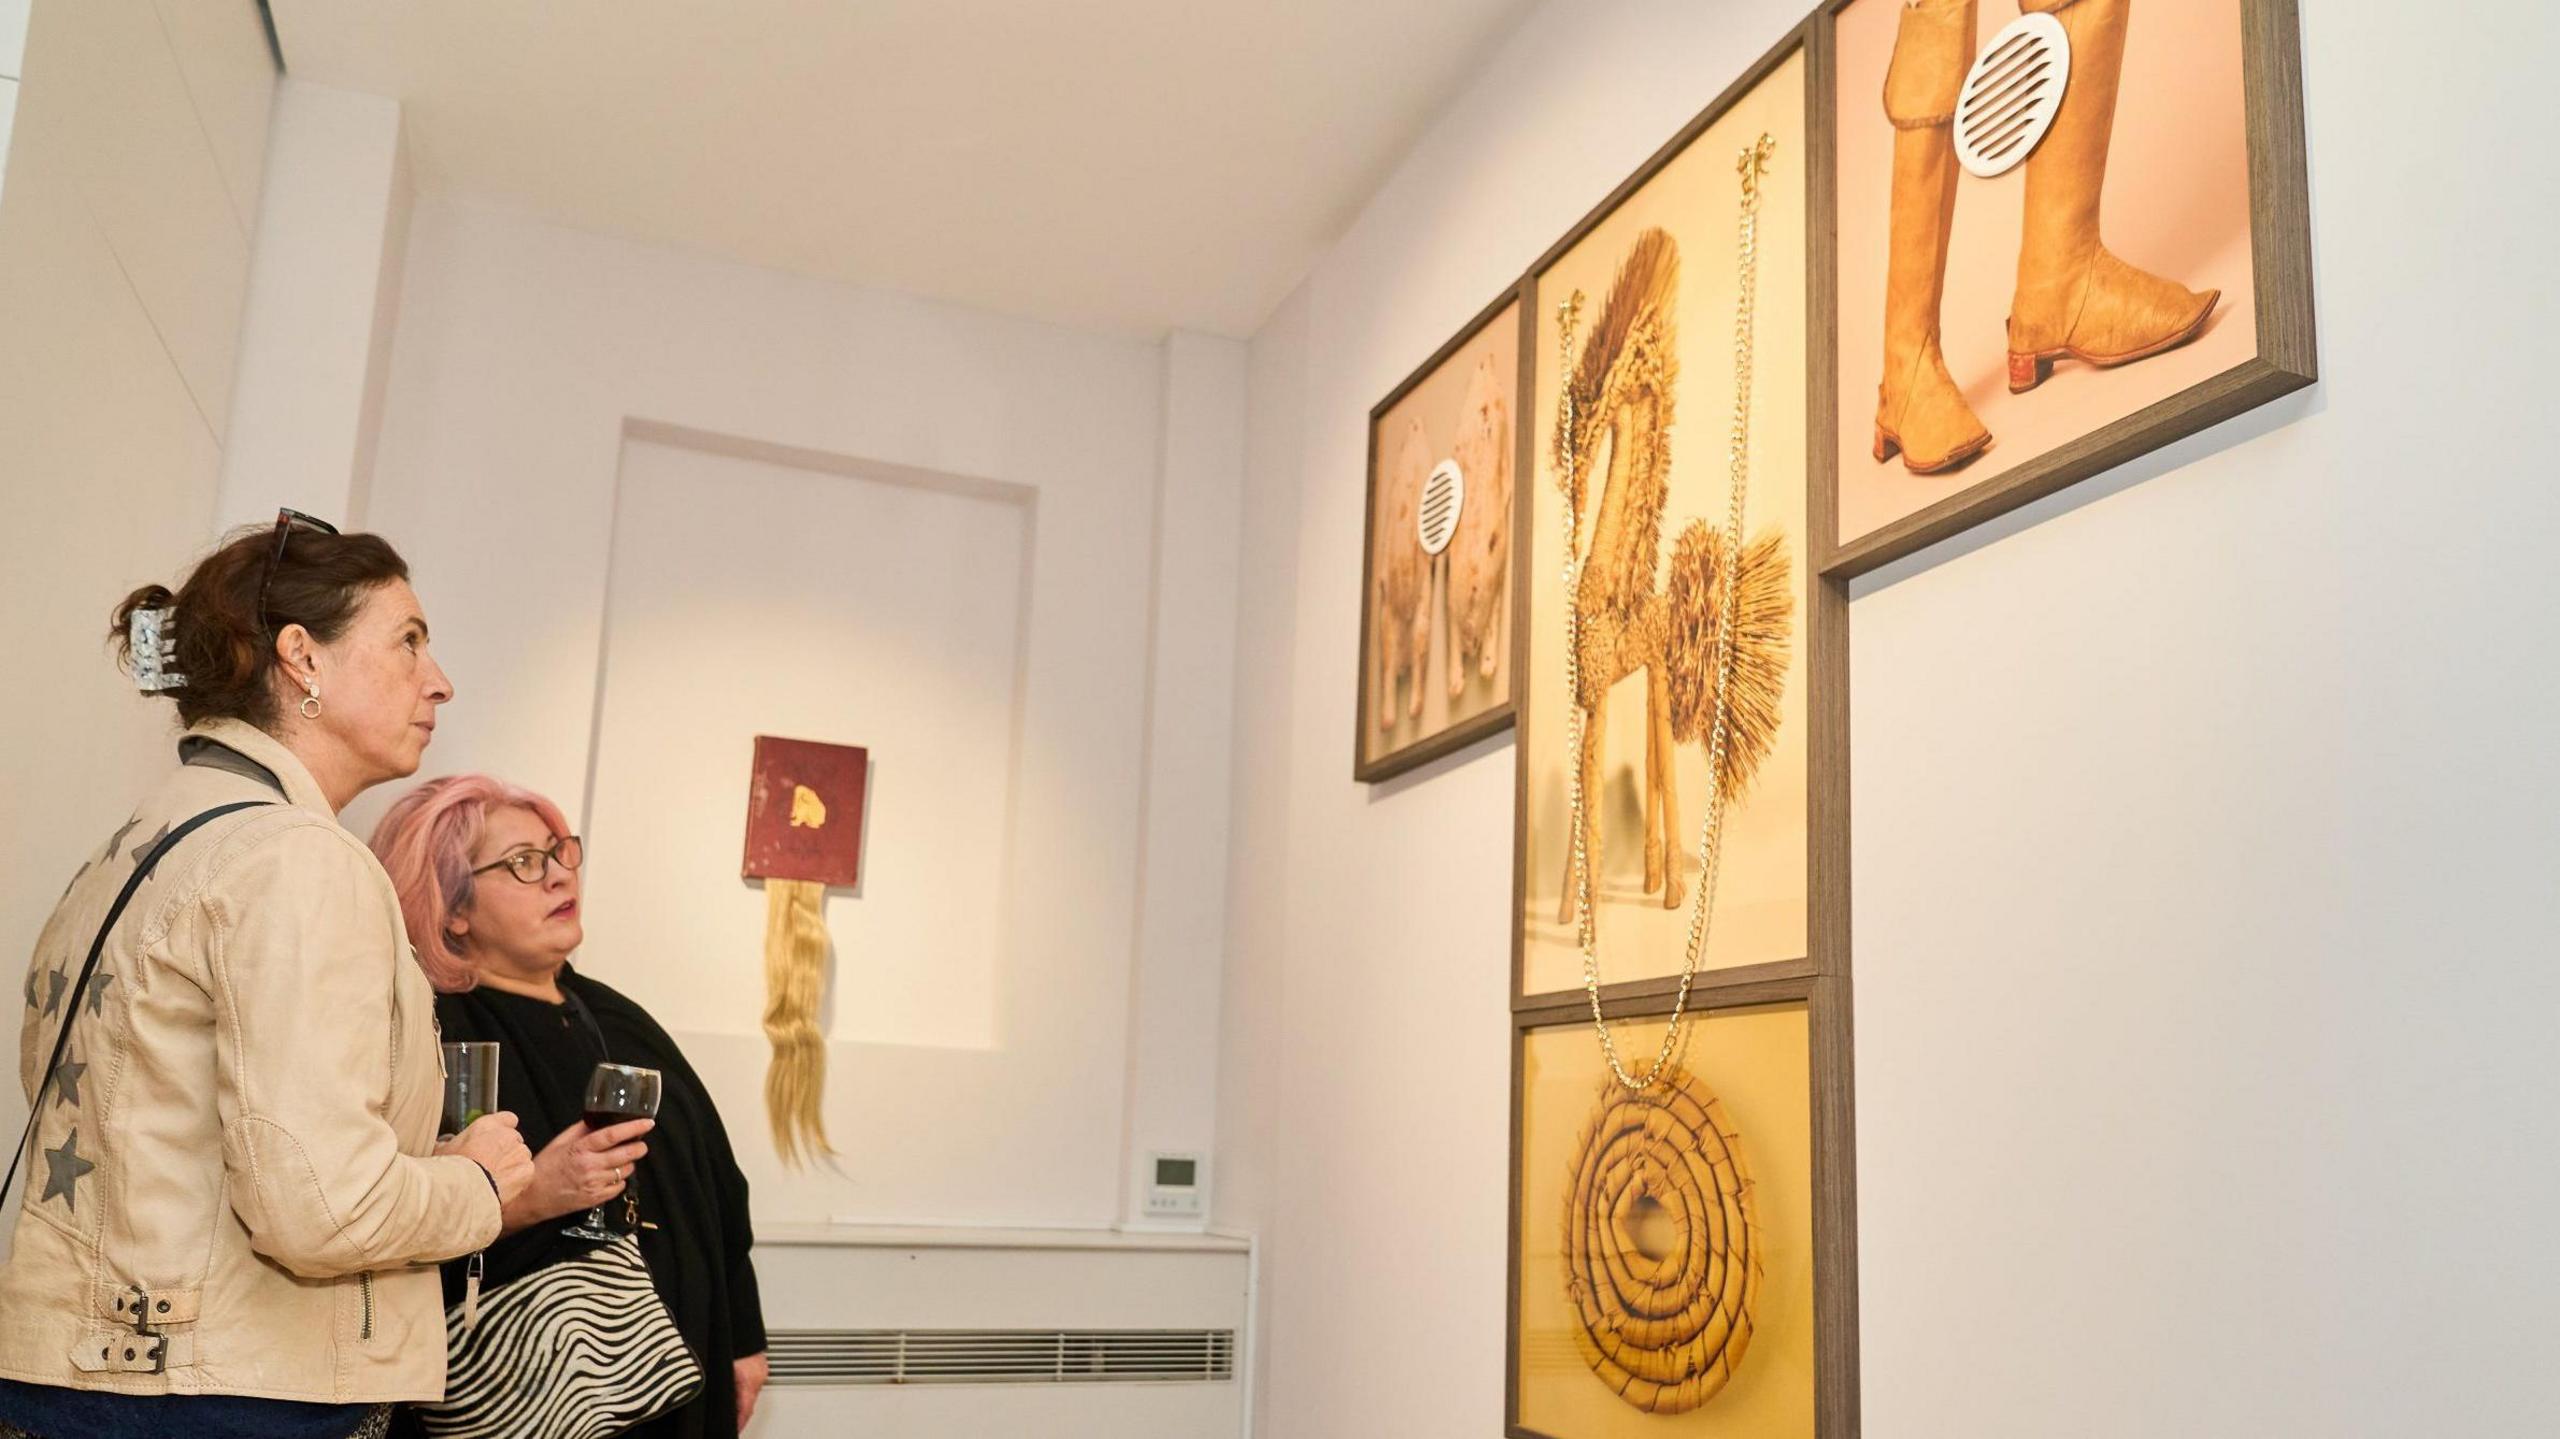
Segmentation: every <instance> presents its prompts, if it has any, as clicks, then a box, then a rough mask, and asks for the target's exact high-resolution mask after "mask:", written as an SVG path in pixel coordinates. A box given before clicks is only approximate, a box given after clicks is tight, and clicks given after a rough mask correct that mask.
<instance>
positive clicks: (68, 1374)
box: [0, 720, 499, 1404]
mask: <svg viewBox="0 0 2560 1439" xmlns="http://www.w3.org/2000/svg"><path fill="white" fill-rule="evenodd" d="M198 737H201V738H202V739H207V740H212V741H215V742H217V743H218V744H219V745H221V746H222V747H224V748H225V749H228V750H230V751H233V752H235V753H236V754H237V755H238V756H245V757H246V758H247V759H249V760H251V761H254V762H255V765H254V766H251V765H241V764H239V763H238V762H237V760H236V759H233V758H231V757H230V756H226V755H221V754H219V752H216V753H215V756H214V757H216V758H220V759H222V760H224V762H225V763H227V764H228V765H230V766H231V767H230V768H228V769H226V768H216V767H211V766H207V765H203V764H194V765H186V766H183V767H181V768H180V769H179V770H178V771H177V772H176V773H175V774H173V775H171V776H170V777H169V778H168V779H167V780H165V781H164V782H162V784H161V785H160V786H159V788H158V790H157V791H156V792H154V793H153V794H152V795H151V796H150V798H148V799H147V800H145V801H144V802H143V804H142V807H141V808H140V809H139V810H138V811H136V812H135V813H134V816H133V818H132V819H131V820H130V821H129V822H128V823H126V824H125V825H124V826H123V827H121V828H119V829H118V830H117V831H116V832H115V834H114V836H113V837H112V838H108V839H106V840H105V841H104V842H103V843H100V844H99V845H98V846H97V848H96V849H95V850H94V851H93V852H92V853H91V855H90V858H89V862H88V864H86V865H85V866H83V867H82V869H81V870H80V873H79V874H78V876H77V877H76V878H74V879H73V880H72V882H71V888H70V890H69V892H68V893H66V894H64V895H63V897H62V902H61V903H60V904H59V905H58V906H56V907H55V909H54V912H53V917H52V918H51V919H50V920H49V921H48V922H47V923H46V924H45V927H44V933H43V935H42V937H41V938H39V939H38V940H37V942H36V953H35V958H34V961H33V964H32V965H31V967H30V969H29V972H28V975H27V982H26V988H25V999H26V1011H25V1014H26V1017H25V1020H24V1022H23V1023H22V1024H21V1026H20V1029H19V1057H18V1073H19V1082H20V1085H21V1087H22V1088H28V1089H31V1088H32V1087H33V1086H34V1084H35V1082H36V1079H37V1076H38V1075H39V1073H40V1072H41V1070H42V1069H43V1066H44V1062H45V1060H46V1058H47V1057H48V1056H50V1055H51V1053H52V1051H53V1043H54V1036H55V1034H56V1032H57V1031H58V1029H59V1027H60V1026H61V1025H63V1024H65V1023H69V1024H70V1025H71V1026H72V1031H71V1046H70V1049H69V1051H68V1052H67V1054H66V1055H65V1064H64V1071H63V1077H62V1079H60V1080H59V1081H57V1083H56V1084H55V1086H54V1088H53V1089H52V1090H50V1091H48V1092H47V1093H46V1094H45V1095H44V1097H43V1103H42V1108H41V1116H40V1118H39V1119H38V1121H37V1124H36V1137H35V1144H34V1148H33V1150H32V1152H31V1153H29V1155H28V1156H27V1158H26V1163H27V1165H28V1166H29V1167H30V1171H31V1172H30V1173H26V1174H22V1175H21V1183H20V1187H19V1199H18V1214H17V1219H16V1227H15V1230H14V1249H13V1252H12V1254H11V1256H10V1259H9V1262H8V1264H7V1265H6V1267H0V1375H6V1376H7V1377H9V1378H12V1379H22V1380H30V1381H33V1382H36V1383H40V1384H53V1385H64V1386H69V1387H72V1388H79V1389H106V1390H115V1391H118V1392H123V1393H133V1394H167V1393H176V1394H249V1395H259V1396H264V1397H267V1398H275V1399H301V1400H311V1401H318V1402H326V1403H341V1404H345V1403H360V1402H362V1403H372V1402H382V1401H388V1400H407V1399H433V1398H437V1397H440V1396H441V1395H442V1394H443V1392H444V1362H445V1329H444V1314H443V1295H442V1292H441V1289H440V1287H439V1285H438V1281H437V1277H436V1271H435V1269H434V1267H433V1266H434V1265H435V1264H436V1263H437V1262H438V1261H440V1260H445V1259H450V1258H453V1257H455V1256H458V1255H463V1254H468V1253H471V1252H472V1251H474V1250H476V1249H479V1248H481V1247H483V1246H485V1245H486V1244H488V1243H489V1241H491V1240H493V1239H495V1238H496V1237H497V1235H498V1227H499V1220H498V1199H497V1195H496V1194H495V1193H494V1192H493V1191H492V1190H491V1188H490V1185H489V1180H488V1178H487V1176H486V1175H485V1174H483V1173H482V1172H481V1169H480V1166H478V1165H477V1164H474V1163H473V1162H472V1161H470V1160H468V1159H464V1158H461V1157H459V1156H447V1157H443V1158H435V1157H431V1154H430V1152H431V1151H432V1149H433V1148H434V1145H435V1138H436V1122H437V1118H438V1109H439V1093H440V1086H439V1082H438V1057H437V1052H436V1036H435V1030H434V1013H435V1011H434V995H433V994H432V993H431V992H430V991H429V989H428V987H427V983H426V980H425V978H424V976H423V975H421V974H420V972H419V970H418V966H417V965H416V964H414V963H412V962H411V960H410V958H409V954H408V944H407V940H406V939H405V937H404V932H403V930H402V927H401V923H400V909H399V901H398V899H397V898H396V897H395V896H394V894H393V893H392V889H391V882H390V879H389V878H388V877H387V876H385V875H384V874H383V872H382V867H381V866H380V865H378V864H376V863H375V862H374V858H373V855H372V853H371V852H370V851H368V850H367V849H366V848H365V847H364V846H363V845H362V844H360V843H358V842H357V840H356V838H355V836H353V835H351V834H349V833H347V831H346V830H344V829H342V828H340V827H339V825H338V821H337V817H336V815H335V814H334V813H332V812H331V810H330V808H329V803H328V801H327V799H325V798H324V797H323V796H322V795H321V793H320V789H319V786H318V785H317V784H315V783H314V782H313V781H312V779H311V776H310V773H309V772H308V771H306V770H305V769H303V767H302V765H301V764H300V763H299V762H298V761H296V760H295V759H294V757H293V756H292V754H291V753H289V752H288V751H287V750H286V749H285V748H284V747H283V746H282V745H280V744H278V743H277V742H276V741H275V740H274V739H272V738H270V737H269V736H267V735H266V734H264V733H262V732H261V731H259V730H258V729H256V728H254V727H252V726H250V725H246V724H242V723H239V722H237V721H231V720H215V721H209V722H207V723H205V724H201V725H198V726H196V727H195V728H194V729H193V730H191V731H189V740H188V741H187V743H188V744H193V743H194V742H195V741H196V739H197V738H198ZM256 766H263V767H264V768H265V769H266V770H268V771H270V772H272V774H273V775H274V776H275V778H276V780H277V782H278V783H279V784H281V785H282V787H283V790H284V794H283V796H282V800H283V801H284V802H280V803H272V804H269V805H267V806H265V807H262V808H259V809H252V810H245V811H242V812H241V813H238V814H233V815H226V816H224V817H223V818H221V819H218V820H215V821H213V822H212V823H210V824H208V825H206V826H204V827H203V828H202V829H199V830H197V831H196V832H195V833H194V834H192V835H189V836H188V837H187V838H186V840H185V842H184V843H182V844H180V845H179V846H178V847H177V848H176V849H174V850H172V851H170V853H169V854H168V856H167V857H166V858H165V859H163V860H162V861H161V863H160V866H159V867H158V868H157V869H155V870H154V871H152V873H151V875H150V877H149V878H147V879H145V880H144V881H143V883H142V887H141V889H140V890H138V891H137V892H136V893H135V895H134V898H133V901H132V903H131V904H130V905H128V906H127V908H126V910H125V914H124V917H123V918H122V919H121V920H119V921H118V922H117V924H116V928H115V932H114V934H113V935H112V936H111V937H110V938H109V940H108V942H107V947H106V950H105V953H104V954H103V955H102V956H101V958H100V959H99V961H98V970H97V974H96V976H95V977H94V978H93V979H92V980H91V981H90V987H89V991H88V995H87V998H86V999H85V1000H84V1001H83V1002H81V1003H80V1004H79V1005H78V1006H76V1012H75V1006H74V1005H73V1004H72V1002H71V998H70V993H69V987H70V985H71V983H72V981H73V980H74V979H75V978H77V976H78V974H79V971H80V962H81V960H82V959H83V958H84V957H85V956H86V954H87V953H88V948H89V944H90V941H91V940H92V938H93V937H94V936H95V935H96V933H97V930H98V925H99V922H100V921H101V920H103V919H104V918H105V916H106V912H107V909H108V907H109V906H110V905H111V904H112V903H113V902H114V900H115V896H116V892H117V891H118V890H119V889H120V888H122V887H123V885H124V882H125V880H126V879H127V878H128V877H129V876H130V875H131V874H132V873H133V869H134V864H135V862H136V861H135V856H136V854H137V853H138V852H140V851H143V850H145V849H146V848H147V847H148V846H149V845H151V844H152V843H153V842H154V841H155V839H157V838H159V837H161V836H163V835H165V834H166V833H167V832H168V831H169V830H171V829H173V828H175V827H176V826H178V825H181V824H183V823H185V822H186V821H187V820H188V819H189V818H190V817H192V816H194V815H196V814H199V813H202V812H203V811H205V810H208V809H212V808H214V807H216V806H218V805H222V804H227V803H229V802H231V801H233V800H244V799H246V800H269V801H275V800H278V798H279V797H278V795H277V794H276V791H275V789H274V788H271V787H270V786H268V785H267V784H265V783H264V782H263V781H262V780H261V779H260V778H258V777H256V773H255V769H256ZM137 1311H138V1312H137Z"/></svg>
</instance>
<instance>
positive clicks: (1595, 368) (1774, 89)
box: [1512, 26, 1845, 1008]
mask: <svg viewBox="0 0 2560 1439" xmlns="http://www.w3.org/2000/svg"><path fill="white" fill-rule="evenodd" d="M1811 34H1812V30H1811V27H1810V26H1799V27H1798V28H1797V29H1796V30H1795V31H1794V32H1792V33H1791V34H1789V35H1788V36H1787V37H1786V38H1785V39H1784V40H1782V41H1781V42H1780V43H1779V44H1778V45H1777V46H1775V47H1774V48H1773V49H1771V50H1770V51H1769V52H1768V53H1767V54H1765V55H1764V56H1762V57H1761V58H1760V59H1759V60H1758V61H1757V62H1755V63H1754V64H1753V65H1752V66H1751V67H1750V68H1749V69H1748V70H1746V71H1745V72H1744V73H1743V74H1742V75H1741V76H1740V77H1739V78H1737V79H1736V80H1734V81H1733V83H1732V84H1731V85H1729V86H1728V87H1727V88H1726V89H1725V90H1724V91H1723V93H1722V94H1720V95H1718V96H1717V97H1716V98H1715V99H1714V100H1713V101H1711V102H1710V103H1709V104H1708V106H1707V108H1706V110H1705V111H1704V112H1702V113H1701V114H1700V115H1698V116H1697V117H1696V118H1695V119H1694V120H1692V121H1691V122H1690V124H1688V125H1687V126H1685V127H1684V128H1683V129H1682V130H1681V132H1680V133H1679V134H1677V135H1674V136H1673V137H1672V138H1671V139H1670V141H1669V142H1668V143H1666V144H1665V145H1664V147H1663V148H1662V149H1661V150H1659V151H1657V152H1656V153H1655V155H1654V156H1653V157H1652V158H1651V159H1650V160H1648V161H1647V162H1646V164H1645V165H1644V166H1643V167H1642V168H1640V169H1639V170H1638V171H1637V172H1636V173H1635V174H1634V175H1633V176H1632V177H1630V178H1629V179H1628V180H1627V181H1626V182H1625V183H1624V184H1623V185H1621V186H1620V187H1619V188H1618V190H1617V191H1616V192H1615V193H1613V194H1612V195H1610V196H1609V197H1608V198H1606V199H1605V200H1603V201H1602V202H1601V203H1600V205H1599V206H1598V208H1596V209H1595V210H1593V211H1592V212H1591V213H1590V214H1589V215H1587V216H1586V217H1584V219H1583V220H1582V221H1581V222H1579V223H1578V224H1577V225H1575V226H1574V227H1573V229H1571V230H1569V231H1568V232H1567V233H1566V234H1565V236H1564V237H1563V238H1562V239H1561V240H1559V241H1558V242H1557V243H1556V245H1555V246H1554V247H1553V248H1552V249H1550V250H1549V251H1548V253H1547V254H1546V255H1545V256H1543V257H1542V258H1541V259H1540V260H1539V261H1538V262H1537V264H1536V265H1535V267H1534V268H1533V269H1532V270H1531V273H1530V279H1529V282H1528V283H1529V296H1530V300H1531V302H1532V305H1533V308H1534V312H1535V313H1534V319H1535V339H1534V341H1533V345H1532V348H1533V353H1532V355H1531V361H1532V365H1533V368H1534V372H1535V373H1534V377H1533V381H1532V384H1531V386H1530V390H1529V403H1528V405H1527V407H1526V412H1525V413H1526V418H1525V420H1524V423H1525V424H1526V425H1527V427H1528V428H1529V430H1530V433H1531V436H1532V440H1533V443H1532V445H1531V453H1532V456H1533V466H1532V468H1533V470H1534V476H1533V483H1532V484H1531V485H1530V486H1529V488H1528V490H1527V491H1526V492H1525V496H1524V499H1523V501H1522V504H1523V512H1522V515H1521V518H1520V528H1521V533H1522V534H1523V535H1524V536H1526V537H1527V539H1526V542H1527V544H1528V546H1529V548H1530V550H1531V551H1532V552H1533V558H1532V562H1531V564H1530V566H1529V580H1528V584H1529V595H1530V601H1529V614H1528V656H1527V664H1526V669H1527V680H1528V685H1527V689H1526V691H1525V693H1524V695H1523V697H1522V699H1521V709H1520V721H1519V726H1520V727H1519V734H1518V738H1517V741H1516V751H1517V765H1518V779H1517V791H1516V801H1515V809H1514V815H1515V818H1514V823H1515V825H1516V827H1517V834H1516V840H1515V847H1514V851H1513V866H1512V870H1513V896H1514V902H1515V905H1516V911H1515V915H1514V920H1515V925H1514V930H1513V935H1514V940H1513V951H1512V954H1513V970H1512V973H1513V981H1514V982H1513V988H1512V1002H1513V1005H1514V1006H1515V1008H1527V1007H1534V1006H1535V1005H1537V1004H1539V1003H1541V1002H1542V1001H1544V1000H1548V999H1552V998H1553V997H1554V996H1556V995H1558V994H1560V993H1566V994H1571V995H1576V996H1578V995H1580V994H1581V992H1582V989H1583V984H1584V968H1585V955H1586V951H1588V952H1591V953H1596V954H1598V955H1599V956H1600V960H1599V968H1600V970H1601V977H1600V978H1601V983H1602V985H1603V986H1604V987H1605V993H1607V994H1608V995H1609V996H1611V997H1622V996H1627V995H1632V994H1639V993H1642V994H1653V995H1667V994H1669V993H1670V992H1671V990H1672V989H1673V988H1675V987H1677V986H1678V985H1679V984H1680V982H1681V981H1680V975H1681V973H1682V971H1683V969H1684V967H1687V966H1689V965H1690V964H1691V961H1692V960H1694V968H1695V971H1696V975H1697V983H1698V984H1699V985H1702V986H1714V985H1719V984H1727V983H1736V982H1748V981H1751V980H1754V979H1758V978H1765V977H1768V976H1769V975H1771V974H1773V973H1797V974H1801V973H1809V972H1811V970H1812V969H1813V968H1816V967H1818V966H1820V965H1821V964H1823V963H1825V962H1830V961H1843V960H1845V955H1841V954H1837V953H1834V954H1830V955H1828V956H1826V955H1825V953H1824V952H1823V941H1822V940H1821V938H1820V934H1821V926H1819V925H1818V924H1817V923H1816V922H1815V921H1816V918H1817V917H1816V915H1815V914H1814V909H1813V905H1812V897H1813V892H1814V890H1813V881H1812V875H1813V871H1814V868H1815V862H1816V856H1817V854H1818V853H1819V849H1818V846H1819V845H1820V844H1821V843H1823V842H1824V836H1825V834H1827V833H1831V832H1834V831H1833V830H1826V829H1825V828H1824V827H1823V826H1819V825H1817V824H1816V823H1815V813H1816V810H1817V806H1816V804H1815V803H1814V801H1815V796H1816V790H1817V786H1818V785H1820V784H1823V783H1826V782H1827V779H1826V775H1827V774H1829V773H1831V772H1834V771H1837V770H1838V766H1825V765H1824V764H1823V763H1822V762H1821V761H1820V760H1819V759H1818V758H1817V755H1819V754H1822V753H1825V752H1827V751H1826V749H1825V744H1826V738H1825V737H1826V736H1828V735H1829V734H1830V733H1831V731H1829V730H1827V729H1826V728H1825V725H1826V724H1827V722H1828V719H1829V717H1830V716H1831V715H1832V714H1833V713H1834V711H1833V709H1832V708H1831V707H1832V706H1836V705H1837V704H1838V703H1839V702H1840V700H1841V693H1842V692H1841V690H1840V688H1839V686H1838V684H1837V683H1835V682H1834V681H1835V680H1836V679H1837V678H1838V677H1839V675H1840V669H1841V667H1840V666H1839V665H1837V664H1835V663H1834V661H1835V660H1837V659H1838V657H1839V656H1841V655H1844V654H1845V645H1844V644H1843V643H1842V642H1841V637H1842V636H1843V635H1844V633H1845V630H1844V629H1843V628H1842V626H1843V623H1844V619H1845V617H1844V615H1843V614H1842V611H1841V609H1840V608H1839V606H1838V605H1837V604H1836V603H1835V596H1834V595H1833V593H1832V591H1831V589H1830V587H1828V586H1826V585H1825V584H1823V583H1822V582H1820V581H1819V580H1817V579H1816V578H1815V576H1814V572H1813V551H1812V548H1811V544H1810V538H1811V535H1812V527H1811V525H1810V523H1809V503H1810V501H1811V499H1812V494H1813V492H1812V491H1811V489H1810V488H1809V486H1808V483H1807V474H1808V464H1807V453H1806V451H1807V435H1808V433H1809V429H1808V423H1807V413H1808V410H1807V404H1808V401H1807V394H1808V390H1809V381H1810V376H1811V373H1812V372H1811V364H1812V356H1813V355H1814V354H1815V353H1817V351H1816V349H1815V348H1814V345H1813V340H1812V336H1813V334H1814V333H1815V332H1814V331H1813V330H1812V329H1811V328H1810V326H1809V323H1808V320H1809V313H1810V312H1809V308H1808V298H1807V294H1808V272H1809V264H1808V259H1807V256H1808V253H1809V251H1808V245H1809V243H1810V240H1809V213H1810V212H1809V196H1810V195H1811V192H1812V182H1813V176H1814V175H1815V174H1816V173H1818V171H1817V168H1816V167H1817V165H1818V162H1819V160H1820V149H1819V147H1818V146H1817V145H1816V144H1815V143H1814V140H1813V137H1814V134H1815V128H1814V121H1815V119H1816V117H1817V115H1818V114H1819V113H1820V107H1819V106H1818V105H1817V103H1816V91H1815V90H1814V88H1813V85H1812V57H1811V55H1810V53H1809V50H1810V36H1811ZM1568 573H1570V576H1571V578H1570V579H1568V578H1567V576H1568ZM1840 733H1845V730H1842V731H1840ZM1835 829H1836V827H1835Z"/></svg>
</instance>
